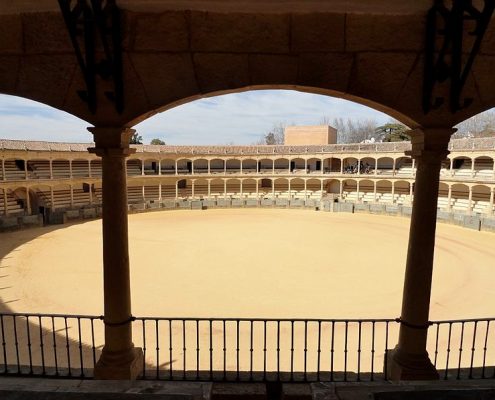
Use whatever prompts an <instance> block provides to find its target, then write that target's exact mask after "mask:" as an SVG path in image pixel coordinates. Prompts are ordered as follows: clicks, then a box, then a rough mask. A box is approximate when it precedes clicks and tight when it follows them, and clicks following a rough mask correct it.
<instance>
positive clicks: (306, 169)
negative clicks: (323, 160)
mask: <svg viewBox="0 0 495 400" xmlns="http://www.w3.org/2000/svg"><path fill="white" fill-rule="evenodd" d="M289 169H290V161H289ZM304 173H305V174H307V173H308V160H306V159H305V160H304Z"/></svg>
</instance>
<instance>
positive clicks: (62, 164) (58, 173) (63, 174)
mask: <svg viewBox="0 0 495 400" xmlns="http://www.w3.org/2000/svg"><path fill="white" fill-rule="evenodd" d="M52 172H53V179H68V178H70V165H69V160H61V159H54V160H53V161H52Z"/></svg>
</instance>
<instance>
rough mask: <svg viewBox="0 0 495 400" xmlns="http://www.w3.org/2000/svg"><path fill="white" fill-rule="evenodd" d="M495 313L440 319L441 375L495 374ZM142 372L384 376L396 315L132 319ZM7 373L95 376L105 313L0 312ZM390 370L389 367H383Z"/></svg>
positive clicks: (433, 331) (432, 331)
mask: <svg viewBox="0 0 495 400" xmlns="http://www.w3.org/2000/svg"><path fill="white" fill-rule="evenodd" d="M494 321H495V318H484V319H464V320H449V321H433V322H431V323H430V328H429V335H428V353H429V355H430V359H431V360H432V362H433V363H434V365H435V367H436V368H437V370H438V371H439V373H440V378H441V379H445V380H447V379H483V378H495V346H493V345H492V347H490V346H489V344H491V343H494V339H495V327H494V325H495V323H494ZM132 324H133V337H134V343H135V345H136V346H137V347H141V348H142V349H143V354H144V362H143V374H142V376H141V378H142V379H161V380H178V381H184V380H191V381H192V380H194V381H232V382H235V381H243V382H244V381H245V382H267V381H274V382H315V381H328V382H332V381H333V382H337V381H352V382H359V381H375V380H387V378H388V377H387V374H386V369H387V368H386V367H387V365H386V363H387V358H386V349H390V348H392V347H393V346H395V344H396V343H397V339H398V332H399V326H400V322H399V320H398V319H251V318H151V317H143V318H141V317H140V318H133V323H132ZM0 332H1V339H2V340H1V346H2V351H1V354H2V359H1V363H0V373H3V374H4V375H17V376H26V375H28V376H44V377H59V378H78V379H81V378H92V373H93V368H94V365H95V363H96V361H97V360H98V358H99V356H100V354H101V349H102V347H103V338H104V323H103V317H101V316H88V315H61V314H19V313H0ZM384 371H385V372H384Z"/></svg>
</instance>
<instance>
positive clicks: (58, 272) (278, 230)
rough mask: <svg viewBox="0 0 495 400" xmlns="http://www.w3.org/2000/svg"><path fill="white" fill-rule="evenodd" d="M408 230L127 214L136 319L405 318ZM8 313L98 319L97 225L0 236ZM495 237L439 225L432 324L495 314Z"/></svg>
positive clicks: (256, 217) (313, 220) (298, 216)
mask: <svg viewBox="0 0 495 400" xmlns="http://www.w3.org/2000/svg"><path fill="white" fill-rule="evenodd" d="M408 230H409V221H408V220H407V219H404V218H398V217H386V216H374V215H364V214H355V215H352V214H347V213H346V214H333V213H324V212H314V211H308V210H267V209H249V210H247V209H244V210H243V209H231V210H207V211H165V212H153V213H147V214H136V215H131V216H129V242H130V259H131V281H132V300H133V314H134V315H137V316H171V317H172V316H173V317H183V316H184V317H186V316H199V317H211V316H218V317H302V318H304V317H307V318H315V317H316V318H318V317H319V318H344V317H349V318H352V317H354V318H356V317H362V318H375V317H376V318H378V317H396V316H398V315H399V314H400V306H401V296H402V282H403V276H404V267H405V258H406V249H407V238H408ZM0 237H1V241H0V254H1V255H4V257H3V260H2V261H1V264H0V267H1V268H0V272H2V273H1V274H0V276H2V278H1V283H2V284H1V285H0V286H1V287H2V289H1V291H0V295H1V300H2V303H3V306H2V309H3V310H4V311H9V310H10V311H18V312H45V313H83V314H97V315H99V314H101V313H102V304H103V297H102V257H101V252H102V243H101V221H91V222H85V223H80V224H73V225H68V226H62V227H52V228H39V229H32V230H26V231H21V232H15V233H7V234H2V235H1V236H0ZM494 239H495V236H494V235H493V234H491V233H485V232H476V231H472V230H468V229H464V228H459V227H456V226H451V225H446V224H439V225H438V230H437V244H436V256H435V273H434V280H433V293H432V302H431V318H432V319H445V318H468V317H487V316H492V315H493V313H494V310H495V297H494V296H493V295H494V291H495V289H494V288H495V274H494V273H493V268H494V267H495V263H494V260H495V247H494V246H493V243H494Z"/></svg>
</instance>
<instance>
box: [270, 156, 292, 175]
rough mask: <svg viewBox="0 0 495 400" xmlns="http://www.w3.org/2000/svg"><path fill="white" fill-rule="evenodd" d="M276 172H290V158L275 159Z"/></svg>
mask: <svg viewBox="0 0 495 400" xmlns="http://www.w3.org/2000/svg"><path fill="white" fill-rule="evenodd" d="M273 168H274V172H275V173H276V174H288V173H290V162H289V159H288V158H277V159H276V160H275V161H274V167H273Z"/></svg>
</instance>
